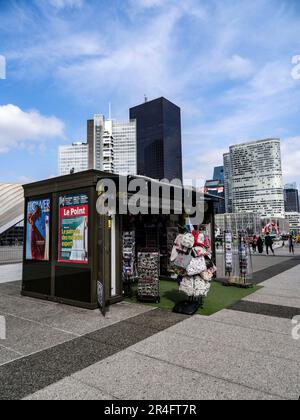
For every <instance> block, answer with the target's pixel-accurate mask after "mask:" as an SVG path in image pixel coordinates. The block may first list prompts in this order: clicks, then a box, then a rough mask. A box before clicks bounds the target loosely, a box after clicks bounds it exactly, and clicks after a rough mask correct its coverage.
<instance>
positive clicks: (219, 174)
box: [213, 166, 225, 184]
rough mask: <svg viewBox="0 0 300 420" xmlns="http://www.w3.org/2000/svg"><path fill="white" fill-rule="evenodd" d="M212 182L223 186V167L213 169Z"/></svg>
mask: <svg viewBox="0 0 300 420" xmlns="http://www.w3.org/2000/svg"><path fill="white" fill-rule="evenodd" d="M213 179H214V180H216V181H217V180H218V181H221V182H222V183H223V184H224V181H225V177H224V166H216V167H215V168H214V176H213Z"/></svg>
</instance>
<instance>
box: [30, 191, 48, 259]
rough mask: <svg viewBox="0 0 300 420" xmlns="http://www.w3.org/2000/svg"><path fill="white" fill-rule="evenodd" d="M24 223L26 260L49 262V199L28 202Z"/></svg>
mask: <svg viewBox="0 0 300 420" xmlns="http://www.w3.org/2000/svg"><path fill="white" fill-rule="evenodd" d="M26 221H27V223H26V233H27V235H26V238H27V240H26V259H27V260H31V261H49V250H50V226H49V224H50V199H39V200H31V201H28V204H27V218H26Z"/></svg>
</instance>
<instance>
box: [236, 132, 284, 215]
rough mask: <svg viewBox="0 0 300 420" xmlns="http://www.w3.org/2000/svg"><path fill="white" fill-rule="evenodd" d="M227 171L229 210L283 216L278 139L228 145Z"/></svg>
mask: <svg viewBox="0 0 300 420" xmlns="http://www.w3.org/2000/svg"><path fill="white" fill-rule="evenodd" d="M230 170H231V189H232V207H233V213H247V212H257V213H258V214H259V215H260V216H261V217H273V218H284V217H285V209H284V196H283V180H282V166H281V149H280V140H279V139H266V140H259V141H254V142H250V143H244V144H239V145H235V146H231V147H230Z"/></svg>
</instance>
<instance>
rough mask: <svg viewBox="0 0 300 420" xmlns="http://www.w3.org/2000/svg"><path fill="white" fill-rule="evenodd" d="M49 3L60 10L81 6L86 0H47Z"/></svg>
mask: <svg viewBox="0 0 300 420" xmlns="http://www.w3.org/2000/svg"><path fill="white" fill-rule="evenodd" d="M47 3H49V4H50V5H51V6H53V7H55V8H56V9H59V10H60V9H65V8H67V7H71V8H80V7H82V6H83V3H84V0H47Z"/></svg>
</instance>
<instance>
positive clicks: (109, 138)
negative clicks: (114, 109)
mask: <svg viewBox="0 0 300 420" xmlns="http://www.w3.org/2000/svg"><path fill="white" fill-rule="evenodd" d="M87 138H88V145H89V169H97V170H100V171H105V172H112V173H116V174H121V175H136V173H137V151H136V147H137V146H136V122H135V121H134V120H133V121H128V122H119V121H115V120H111V119H109V120H106V119H105V117H104V116H103V115H94V118H93V119H91V120H88V122H87Z"/></svg>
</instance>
